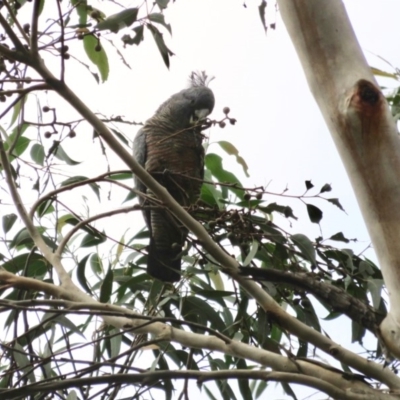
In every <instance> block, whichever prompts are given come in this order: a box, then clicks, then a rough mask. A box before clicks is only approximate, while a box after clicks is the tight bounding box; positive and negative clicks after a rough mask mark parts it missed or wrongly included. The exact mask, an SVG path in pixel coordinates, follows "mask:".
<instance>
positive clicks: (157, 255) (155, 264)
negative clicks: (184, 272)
mask: <svg viewBox="0 0 400 400" xmlns="http://www.w3.org/2000/svg"><path fill="white" fill-rule="evenodd" d="M175 245H176V246H174V247H173V248H171V247H170V248H168V249H165V248H159V247H157V245H156V242H155V240H154V238H151V239H150V247H149V254H148V257H147V273H148V274H149V275H151V276H152V277H153V278H156V279H159V280H160V281H163V282H177V281H179V280H180V279H181V256H180V254H181V252H182V247H180V246H179V245H177V243H175Z"/></svg>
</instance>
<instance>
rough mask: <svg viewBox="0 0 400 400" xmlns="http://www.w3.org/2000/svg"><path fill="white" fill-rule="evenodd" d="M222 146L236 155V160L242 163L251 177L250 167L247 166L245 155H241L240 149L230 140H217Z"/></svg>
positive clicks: (245, 171)
mask: <svg viewBox="0 0 400 400" xmlns="http://www.w3.org/2000/svg"><path fill="white" fill-rule="evenodd" d="M217 143H218V144H219V145H220V146H221V148H222V149H223V150H224V151H226V152H227V153H228V154H229V155H234V156H235V157H236V161H237V163H238V164H240V165H241V166H242V168H243V172H244V173H245V175H246V176H247V177H249V176H250V175H249V172H248V171H249V167H248V166H247V163H246V161H245V160H244V158H243V157H241V156H240V155H239V151H238V149H237V148H236V147H235V146H234V145H233V144H232V143H230V142H226V141H225V140H220V141H219V142H217Z"/></svg>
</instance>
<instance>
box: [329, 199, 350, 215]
mask: <svg viewBox="0 0 400 400" xmlns="http://www.w3.org/2000/svg"><path fill="white" fill-rule="evenodd" d="M327 200H328V201H329V203H332V204H334V205H335V206H336V207H339V208H340V209H341V210H342V211H344V212H346V211H345V210H344V208H343V207H342V205H341V204H340V202H339V199H327Z"/></svg>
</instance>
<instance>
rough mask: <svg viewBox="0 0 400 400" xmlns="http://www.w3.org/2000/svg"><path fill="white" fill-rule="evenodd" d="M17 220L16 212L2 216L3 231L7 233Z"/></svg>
mask: <svg viewBox="0 0 400 400" xmlns="http://www.w3.org/2000/svg"><path fill="white" fill-rule="evenodd" d="M16 220H17V216H16V215H15V214H7V215H4V216H3V218H2V223H3V231H4V233H7V232H9V231H10V229H11V228H12V227H13V225H14V222H15V221H16Z"/></svg>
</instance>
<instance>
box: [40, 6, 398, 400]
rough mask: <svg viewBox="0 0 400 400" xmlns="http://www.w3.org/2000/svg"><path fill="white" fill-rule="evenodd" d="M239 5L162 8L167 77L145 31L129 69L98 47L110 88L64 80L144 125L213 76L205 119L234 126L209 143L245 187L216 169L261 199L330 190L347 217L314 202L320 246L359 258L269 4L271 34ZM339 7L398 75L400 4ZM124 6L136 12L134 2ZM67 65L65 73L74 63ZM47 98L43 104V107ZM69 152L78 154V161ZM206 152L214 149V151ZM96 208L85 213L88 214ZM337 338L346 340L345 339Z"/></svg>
mask: <svg viewBox="0 0 400 400" xmlns="http://www.w3.org/2000/svg"><path fill="white" fill-rule="evenodd" d="M246 3H247V8H244V7H243V1H237V0H219V1H215V0H201V1H199V0H197V1H196V0H186V1H176V2H175V3H174V4H171V5H170V7H169V8H168V9H167V10H166V12H165V15H166V20H167V22H169V23H171V25H172V30H173V36H172V38H171V37H169V34H168V33H167V32H165V34H164V38H165V39H166V41H167V43H168V44H169V47H170V48H171V50H172V51H173V52H174V53H175V54H176V56H175V57H172V58H171V67H170V70H167V69H166V67H165V66H164V64H163V62H162V59H161V56H160V55H159V53H158V50H157V49H156V47H155V44H154V42H153V39H152V38H151V37H150V35H149V32H145V33H146V37H145V41H144V42H142V44H141V45H140V46H139V47H136V46H133V47H130V46H128V47H127V48H126V49H125V51H124V56H125V57H126V59H127V60H128V62H129V64H130V65H131V67H132V70H129V69H127V68H125V67H123V66H122V67H121V63H120V62H119V60H118V57H117V56H116V54H115V52H114V50H113V49H112V48H111V47H110V46H107V45H106V44H105V43H104V46H105V48H106V50H107V52H108V54H109V58H110V61H111V73H110V79H109V81H108V82H106V83H105V84H103V85H97V84H96V83H95V82H94V80H93V79H92V77H91V76H90V74H88V73H87V72H86V70H84V69H81V68H78V69H73V71H74V72H73V75H72V74H71V73H69V74H67V80H69V81H70V83H72V84H71V86H72V87H73V89H74V90H75V91H76V92H77V94H78V95H79V96H80V97H81V98H83V99H84V100H85V101H86V103H87V105H88V106H90V107H91V108H92V109H94V110H96V111H99V112H103V113H107V114H108V115H112V114H114V115H123V116H125V117H126V119H130V120H135V121H145V120H146V119H147V118H149V117H150V116H151V115H152V113H153V112H154V111H155V110H156V108H157V107H158V106H159V104H161V103H162V102H163V101H164V100H165V99H166V98H168V97H169V96H170V95H171V94H173V93H175V92H177V91H179V90H181V89H182V88H183V87H185V85H186V81H187V76H188V75H189V73H190V72H191V71H192V70H203V69H204V70H206V71H207V72H208V73H209V74H210V75H213V76H215V77H216V79H215V80H214V81H213V82H212V84H211V88H212V89H213V91H214V93H215V97H216V106H215V109H214V113H213V114H212V117H214V118H216V119H219V118H221V117H222V116H223V114H222V108H223V107H225V106H229V107H230V109H231V116H232V117H234V118H236V119H237V120H238V122H237V124H236V125H235V126H230V125H227V127H226V128H225V129H224V130H221V129H219V128H212V129H211V131H210V140H211V142H212V141H218V140H228V141H230V142H232V143H233V144H234V145H235V146H236V147H237V148H238V149H239V151H240V153H241V155H242V156H243V157H244V159H245V160H246V161H247V163H248V165H249V172H250V178H249V179H245V176H244V174H243V173H242V172H241V169H240V167H238V166H237V164H236V163H235V161H234V160H233V159H232V160H229V159H228V156H226V157H225V160H226V161H225V160H224V163H225V165H226V168H227V169H228V170H229V169H234V171H235V173H236V174H237V176H238V177H239V179H241V180H242V182H243V183H244V184H246V185H248V186H253V185H254V186H259V185H267V184H269V190H271V191H276V192H280V191H282V190H283V189H284V188H285V187H286V185H288V187H289V189H290V190H289V193H290V194H301V193H303V192H304V189H305V186H304V181H305V180H308V179H312V182H313V183H314V184H315V186H316V187H317V188H319V187H321V186H322V185H323V184H325V183H331V184H332V186H333V191H332V192H331V193H330V194H329V197H338V198H339V199H340V201H341V203H342V205H343V207H344V208H345V210H346V211H347V215H346V214H344V213H343V212H341V211H340V210H339V209H337V208H336V207H334V206H332V205H330V204H328V203H326V204H325V203H323V202H314V204H316V205H317V206H320V207H321V208H322V210H323V211H324V219H323V220H322V231H323V234H324V236H325V237H329V236H331V235H332V234H334V233H336V232H339V231H343V233H344V234H345V236H347V237H348V238H354V237H355V238H358V239H359V241H360V242H359V244H358V246H357V249H359V250H362V249H364V248H365V247H366V246H367V245H368V244H369V239H368V234H367V232H366V229H365V227H364V223H363V221H362V218H361V215H360V212H359V210H358V206H357V203H356V200H355V198H354V195H353V192H352V189H351V187H350V183H349V181H348V178H347V176H346V174H345V172H344V168H343V167H342V164H341V161H340V159H339V156H338V154H337V151H336V149H335V147H334V144H333V141H332V140H331V138H330V135H329V132H328V130H327V128H326V126H325V123H324V121H323V119H322V116H321V114H320V111H319V109H318V108H317V106H316V104H315V102H314V99H313V98H312V96H311V94H310V92H309V89H308V87H307V83H306V81H305V77H304V74H303V72H302V69H301V66H300V63H299V61H298V59H297V55H296V53H295V51H294V49H293V46H292V44H291V42H290V39H289V37H288V34H287V32H286V30H285V27H284V25H283V23H282V21H281V19H280V16H279V13H276V12H275V8H274V4H273V2H272V1H269V2H268V17H267V22H268V23H271V22H276V30H275V31H273V30H272V29H269V30H268V33H267V35H265V33H264V30H263V28H262V25H261V22H260V19H259V16H258V9H257V6H258V4H259V1H253V0H248V1H246ZM99 4H100V5H99V8H100V9H102V10H106V8H105V4H104V3H103V2H100V3H99ZM345 4H346V7H347V10H348V13H349V16H350V20H351V21H352V23H353V27H354V30H355V32H356V34H357V37H358V39H359V41H360V44H361V47H362V48H363V50H364V52H365V54H366V56H367V58H368V61H369V62H370V65H373V66H377V67H380V68H382V69H387V70H390V68H389V67H388V66H386V65H385V64H384V63H383V62H382V61H380V60H379V59H378V58H377V57H376V56H375V55H379V56H381V57H382V58H384V59H386V60H388V61H389V62H390V63H391V64H392V65H394V66H399V65H400V52H399V51H398V19H399V15H400V2H399V1H397V0H380V1H379V2H377V1H373V0H348V1H345ZM129 5H131V6H135V5H136V2H130V3H129ZM46 7H47V4H46ZM124 33H125V32H124ZM120 36H121V35H120ZM117 41H118V39H115V42H116V43H117ZM82 58H84V57H82ZM85 61H86V60H85ZM69 63H70V64H71V65H72V63H73V61H69ZM88 63H89V62H88ZM384 84H385V85H389V84H390V85H392V84H393V83H392V82H390V81H387V82H384ZM51 99H52V96H51V95H49V101H50V103H51V102H52V100H51ZM136 130H137V129H136V128H126V132H132V137H133V135H134V133H135V132H136ZM84 135H85V133H84V132H79V133H78V137H77V138H76V139H74V140H69V141H66V142H65V148H66V150H67V151H68V152H69V153H70V155H71V156H72V158H74V159H81V160H83V159H85V160H87V162H86V163H84V164H83V166H82V167H79V168H83V170H84V171H85V174H86V175H87V176H95V175H96V174H98V173H101V172H104V170H103V169H102V170H99V168H98V167H99V166H100V165H102V163H103V162H104V159H101V160H100V163H101V164H99V163H97V165H96V159H95V158H94V157H97V156H98V155H96V153H95V152H94V151H92V150H90V149H91V147H98V145H97V144H96V145H93V142H92V139H91V138H92V132H91V131H88V132H87V135H86V136H84ZM78 140H79V141H78ZM50 144H51V141H49V146H50ZM77 145H78V146H79V148H80V149H82V152H80V153H77V149H76V146H77ZM210 150H211V151H214V150H217V146H215V147H214V146H213V147H211V149H210ZM116 164H118V165H119V166H120V167H122V168H125V167H124V166H123V165H122V164H120V163H116ZM96 167H97V168H96ZM267 200H270V201H277V202H279V203H281V204H289V205H292V206H293V208H294V210H295V214H296V215H297V216H298V217H300V220H299V222H295V223H294V224H293V233H298V232H302V233H304V232H307V234H308V235H309V237H310V238H311V239H314V238H315V237H317V236H319V235H320V231H319V227H318V226H317V225H314V226H311V224H310V223H308V217H307V215H306V212H305V209H304V208H303V207H302V205H301V203H300V202H290V201H289V200H285V199H280V198H273V197H268V198H267ZM96 207H97V206H96V205H94V206H93V210H95V209H96ZM99 209H100V208H99ZM113 221H118V222H114V224H116V225H115V226H117V227H118V228H119V229H121V225H120V223H122V222H124V223H126V217H125V216H123V217H122V218H121V219H120V220H117V219H114V220H113ZM135 221H137V224H138V225H137V228H136V227H134V228H133V229H132V231H131V233H134V232H135V231H137V230H138V229H139V227H140V226H141V224H142V221H141V219H140V218H137V219H135ZM107 223H108V224H109V223H110V222H109V221H108V222H107ZM128 226H129V225H128ZM121 234H122V232H121ZM371 255H372V254H371V253H369V256H371ZM343 324H344V325H343V326H345V329H343V327H342V326H338V325H337V320H336V321H334V322H333V323H330V324H329V323H328V324H326V327H327V331H328V333H329V334H330V335H331V337H332V338H333V339H334V340H338V341H339V342H340V343H341V344H343V345H346V346H347V345H348V343H349V338H350V334H351V333H350V323H349V322H348V321H343ZM339 325H340V324H339ZM335 327H336V328H337V329H335ZM339 332H340V336H338V334H339ZM344 332H346V333H348V337H344V336H345V335H344ZM335 333H336V334H335ZM271 386H273V385H271ZM275 396H276V397H275V398H282V399H283V398H285V396H284V395H282V396H281V395H280V389H279V390H278V391H277V392H276V393H275ZM300 397H301V396H300ZM316 398H321V396H317V397H316Z"/></svg>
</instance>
